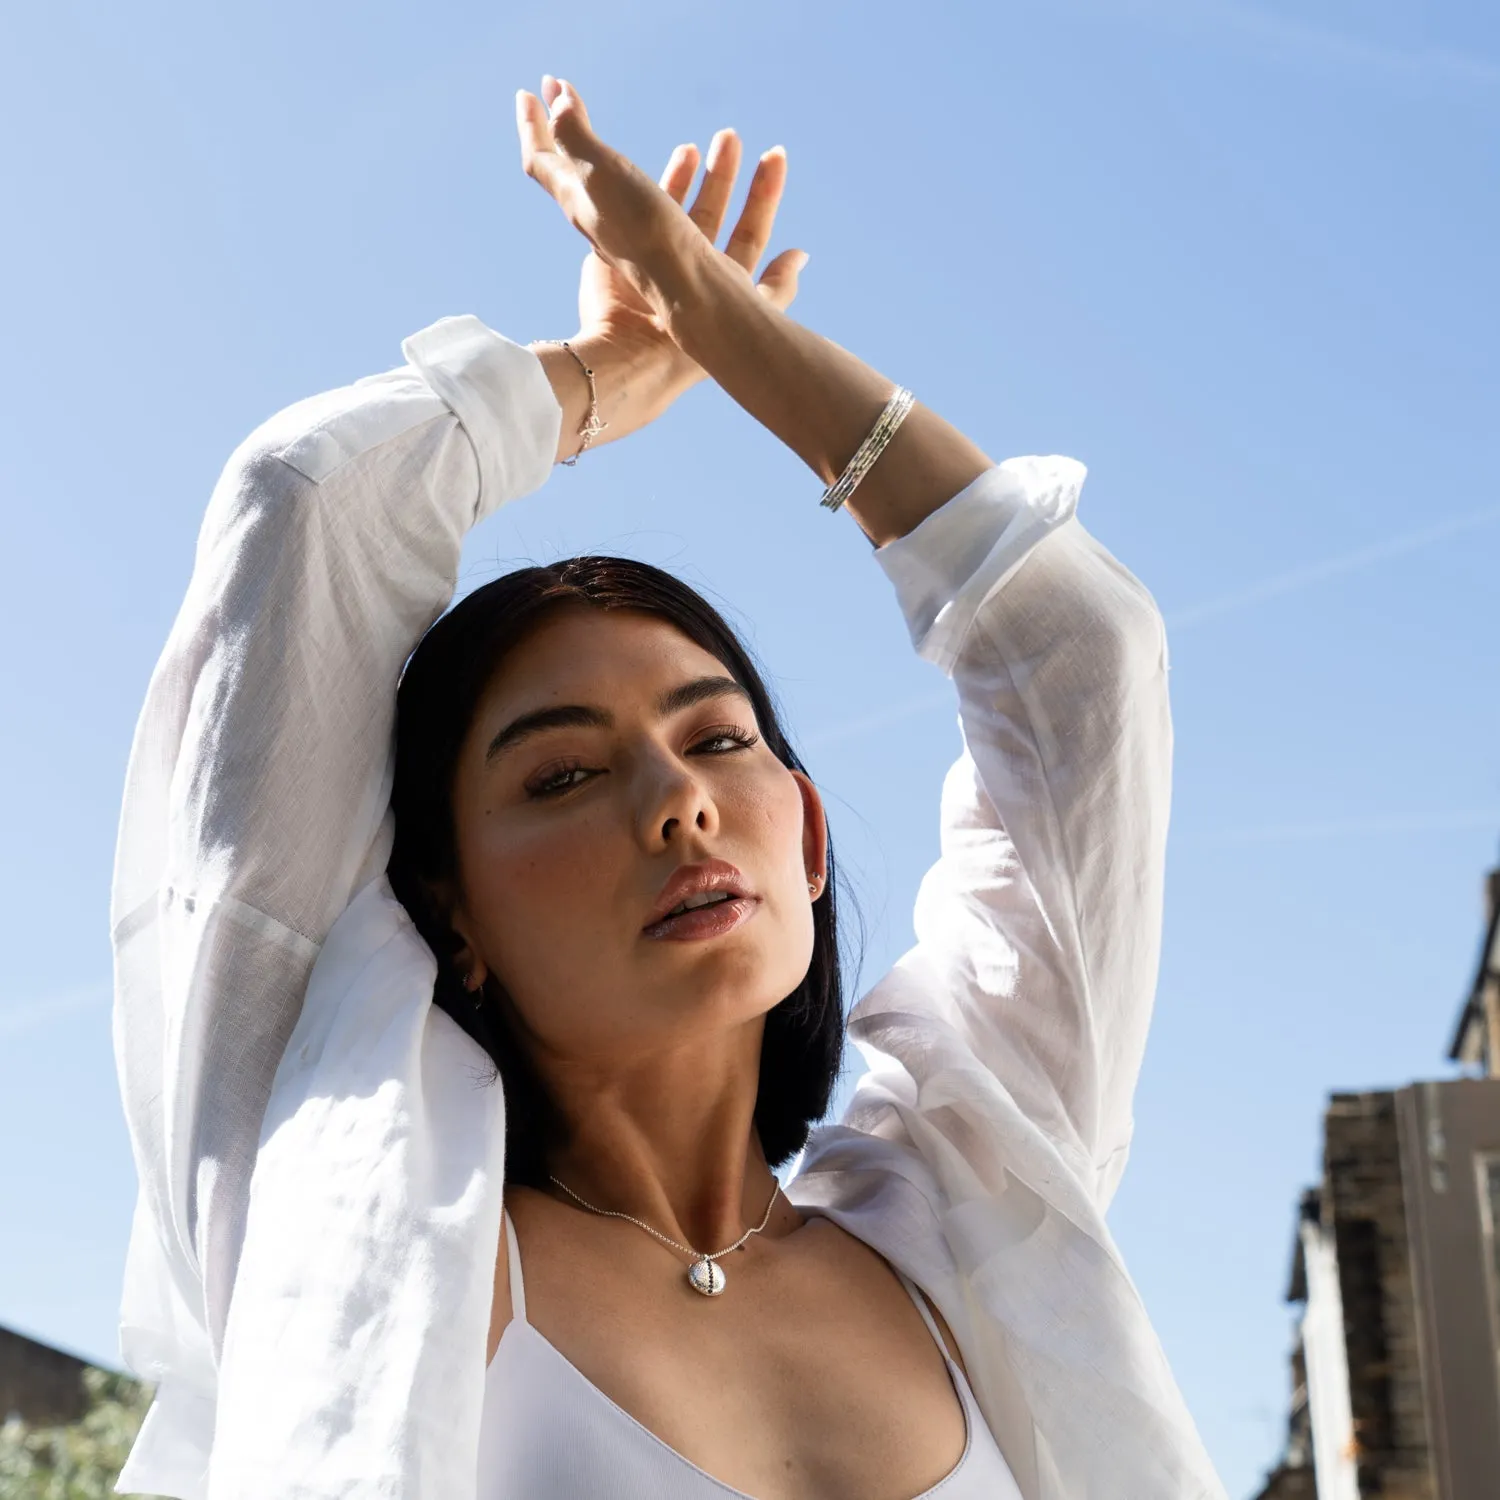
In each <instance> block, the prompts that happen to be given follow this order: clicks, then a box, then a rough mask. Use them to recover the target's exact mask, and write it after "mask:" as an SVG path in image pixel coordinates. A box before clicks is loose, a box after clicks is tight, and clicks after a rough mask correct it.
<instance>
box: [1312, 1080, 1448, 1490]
mask: <svg viewBox="0 0 1500 1500" xmlns="http://www.w3.org/2000/svg"><path fill="white" fill-rule="evenodd" d="M1323 1172H1324V1180H1323V1193H1322V1217H1323V1223H1324V1225H1325V1227H1331V1228H1332V1230H1333V1233H1334V1239H1335V1243H1336V1245H1337V1249H1338V1261H1339V1289H1340V1292H1341V1295H1342V1297H1343V1303H1344V1330H1345V1333H1344V1337H1345V1345H1346V1348H1347V1350H1348V1356H1349V1396H1350V1405H1351V1407H1352V1410H1353V1415H1354V1436H1355V1442H1356V1445H1357V1463H1358V1468H1359V1487H1360V1494H1361V1495H1362V1496H1376V1495H1378V1496H1381V1497H1383V1500H1436V1495H1437V1489H1436V1486H1435V1484H1434V1480H1433V1475H1432V1467H1431V1460H1430V1455H1429V1451H1428V1436H1427V1415H1426V1410H1425V1407H1424V1405H1423V1394H1422V1368H1421V1356H1420V1353H1419V1350H1418V1347H1417V1311H1416V1301H1415V1292H1414V1290H1413V1286H1412V1274H1411V1255H1410V1250H1409V1247H1408V1242H1407V1232H1406V1204H1405V1198H1404V1194H1403V1191H1402V1186H1401V1151H1400V1141H1399V1136H1398V1131H1397V1122H1396V1107H1395V1096H1394V1095H1393V1094H1390V1093H1384V1092H1382V1093H1370V1094H1335V1095H1333V1097H1332V1098H1331V1099H1330V1101H1329V1106H1328V1113H1327V1115H1326V1116H1325V1134H1324V1150H1323Z"/></svg>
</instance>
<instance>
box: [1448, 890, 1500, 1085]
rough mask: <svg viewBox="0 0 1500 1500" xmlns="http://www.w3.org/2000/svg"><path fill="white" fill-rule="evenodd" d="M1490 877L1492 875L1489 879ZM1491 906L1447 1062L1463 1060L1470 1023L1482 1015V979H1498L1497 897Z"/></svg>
mask: <svg viewBox="0 0 1500 1500" xmlns="http://www.w3.org/2000/svg"><path fill="white" fill-rule="evenodd" d="M1497 873H1500V872H1497ZM1493 878H1494V877H1493V876H1492V877H1491V879H1493ZM1491 908H1492V909H1491V911H1490V922H1489V927H1488V929H1487V930H1486V932H1485V935H1484V941H1483V943H1481V944H1480V946H1479V964H1478V967H1477V968H1476V969H1475V971H1474V983H1473V985H1472V986H1471V987H1470V989H1469V997H1468V999H1467V1000H1465V1001H1464V1004H1463V1009H1462V1010H1461V1011H1459V1013H1458V1024H1457V1026H1455V1027H1454V1029H1453V1041H1452V1043H1451V1044H1450V1045H1449V1048H1448V1060H1449V1061H1450V1062H1462V1061H1464V1058H1463V1047H1464V1038H1465V1037H1466V1036H1467V1035H1468V1031H1469V1026H1470V1024H1471V1023H1472V1022H1474V1021H1475V1020H1476V1019H1478V1018H1479V1017H1480V1016H1481V1015H1482V1014H1483V1010H1482V1004H1483V997H1484V982H1485V980H1486V979H1491V978H1500V952H1497V951H1496V949H1497V948H1500V900H1497V901H1492V902H1491Z"/></svg>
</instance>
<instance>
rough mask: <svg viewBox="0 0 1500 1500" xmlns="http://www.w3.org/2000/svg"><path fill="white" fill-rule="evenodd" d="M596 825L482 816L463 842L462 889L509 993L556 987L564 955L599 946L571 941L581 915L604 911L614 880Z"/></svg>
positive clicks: (581, 821) (605, 845) (561, 975)
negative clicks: (537, 822)
mask: <svg viewBox="0 0 1500 1500" xmlns="http://www.w3.org/2000/svg"><path fill="white" fill-rule="evenodd" d="M596 823H597V820H589V819H586V818H562V819H556V820H549V822H548V823H547V824H546V826H544V827H543V826H537V825H536V824H535V823H531V822H529V820H506V819H504V818H501V817H496V816H485V815H481V816H480V817H479V818H477V819H476V820H475V824H474V825H473V826H472V827H471V828H470V830H468V836H467V837H463V838H461V841H460V843H461V849H462V854H463V865H464V890H465V894H466V896H467V898H468V907H469V911H470V915H471V917H472V918H473V920H474V921H475V922H476V924H477V925H478V927H479V930H480V932H481V934H482V942H483V944H484V948H485V952H486V956H487V958H488V959H489V962H490V964H491V966H492V967H493V968H494V969H495V970H496V971H497V972H498V973H499V974H500V976H501V978H502V979H503V980H504V982H505V983H506V984H507V986H508V987H509V988H511V989H512V990H513V991H517V990H529V989H530V988H531V987H532V986H533V985H534V984H535V985H541V986H546V987H549V988H550V987H551V986H554V985H556V984H558V983H559V982H560V981H562V980H563V979H564V978H565V977H566V974H565V972H564V970H565V969H566V967H567V965H568V960H569V956H570V955H571V956H572V958H573V959H575V960H576V959H578V958H581V957H582V956H583V955H585V954H586V953H588V952H590V951H597V950H598V947H599V946H601V945H599V944H597V943H596V944H594V945H579V944H578V943H576V942H568V941H563V939H564V938H565V937H566V936H568V935H574V936H576V931H577V927H578V924H579V921H580V917H581V915H582V914H585V913H589V912H597V911H599V910H601V909H602V908H605V907H607V904H608V901H609V894H608V893H609V891H610V890H611V889H612V886H613V881H612V878H611V875H610V870H611V866H612V861H611V860H610V859H609V857H608V850H609V840H608V838H607V836H606V831H605V830H604V829H603V828H602V827H599V826H596Z"/></svg>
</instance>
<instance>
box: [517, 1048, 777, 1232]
mask: <svg viewBox="0 0 1500 1500" xmlns="http://www.w3.org/2000/svg"><path fill="white" fill-rule="evenodd" d="M762 1032H763V1023H762V1021H761V1019H760V1018H757V1019H756V1021H755V1022H754V1024H753V1025H749V1026H746V1027H743V1028H739V1029H737V1030H736V1031H734V1032H732V1033H727V1034H726V1033H719V1034H716V1035H714V1036H710V1037H705V1038H698V1039H695V1040H693V1041H691V1042H687V1043H683V1044H681V1045H677V1046H674V1047H672V1048H671V1049H670V1050H666V1051H662V1052H659V1053H654V1054H652V1055H650V1056H646V1057H642V1058H639V1059H636V1060H634V1061H632V1062H631V1063H629V1064H627V1065H624V1066H621V1065H618V1064H615V1065H611V1066H609V1067H600V1066H593V1065H587V1064H580V1063H576V1062H569V1063H560V1062H557V1061H556V1060H553V1061H552V1063H551V1065H550V1066H548V1067H547V1070H546V1071H547V1074H548V1083H549V1085H550V1087H551V1089H552V1091H553V1095H554V1098H556V1100H557V1103H558V1105H559V1107H560V1109H561V1111H562V1114H563V1117H564V1119H566V1120H567V1122H568V1126H569V1135H568V1140H567V1144H566V1145H565V1146H564V1147H563V1148H562V1149H560V1150H558V1151H556V1152H555V1153H553V1156H552V1159H551V1161H550V1163H549V1169H550V1170H551V1172H552V1173H553V1174H554V1175H555V1176H556V1177H558V1178H559V1179H560V1180H561V1181H563V1182H565V1183H567V1185H568V1186H569V1187H570V1188H571V1189H572V1190H573V1192H575V1193H577V1194H578V1195H579V1197H581V1198H585V1199H587V1200H588V1202H589V1203H591V1204H592V1205H593V1206H594V1207H595V1208H603V1209H611V1210H614V1211H615V1212H618V1213H626V1214H631V1215H632V1216H634V1217H635V1218H637V1219H640V1220H642V1221H644V1222H645V1223H647V1224H649V1225H650V1226H651V1227H652V1228H653V1229H655V1230H657V1231H658V1232H659V1233H661V1234H664V1235H667V1236H669V1237H670V1238H672V1239H674V1240H679V1241H681V1242H682V1243H683V1244H684V1245H691V1246H692V1247H693V1248H694V1249H695V1250H698V1251H700V1252H702V1253H705V1254H711V1253H712V1252H714V1251H716V1250H722V1249H723V1248H724V1247H725V1246H726V1245H731V1244H733V1243H734V1241H735V1240H737V1239H738V1238H739V1237H740V1236H741V1235H742V1234H743V1233H744V1232H745V1230H746V1229H749V1228H751V1227H753V1226H754V1225H757V1224H759V1223H760V1222H761V1219H762V1218H763V1217H764V1216H765V1212H766V1207H767V1205H768V1203H769V1202H770V1200H771V1195H772V1192H773V1190H774V1187H775V1179H774V1177H773V1175H772V1173H771V1170H770V1168H769V1167H768V1166H767V1164H766V1159H765V1155H764V1153H763V1152H762V1150H761V1147H760V1138H759V1136H758V1135H757V1134H756V1131H755V1123H754V1121H755V1100H756V1094H757V1091H758V1088H759V1082H760V1043H761V1035H762ZM566 1201H568V1202H571V1201H572V1200H571V1199H566Z"/></svg>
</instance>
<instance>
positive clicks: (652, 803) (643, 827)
mask: <svg viewBox="0 0 1500 1500" xmlns="http://www.w3.org/2000/svg"><path fill="white" fill-rule="evenodd" d="M640 783H641V790H640V799H639V802H638V812H637V820H638V833H639V837H640V840H641V843H642V844H643V846H644V847H645V848H647V849H649V850H650V851H651V852H652V853H656V852H657V851H659V850H662V849H665V848H668V847H670V846H671V845H672V844H673V843H674V842H676V841H677V840H679V839H680V838H681V837H682V835H683V833H684V832H685V831H686V830H688V829H693V830H695V831H697V832H699V833H710V834H711V833H714V832H716V831H717V829H718V824H719V818H718V810H717V809H716V808H715V806H714V802H713V798H712V797H711V796H710V795H709V792H708V788H707V787H706V786H705V785H704V784H703V782H702V781H701V780H700V779H699V778H698V777H697V776H696V775H694V774H693V770H692V768H691V767H690V766H687V765H684V764H683V762H682V761H681V760H679V759H677V758H676V757H675V756H669V755H665V754H663V755H659V756H652V757H651V758H650V761H649V763H648V764H644V765H642V766H641V768H640Z"/></svg>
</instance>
